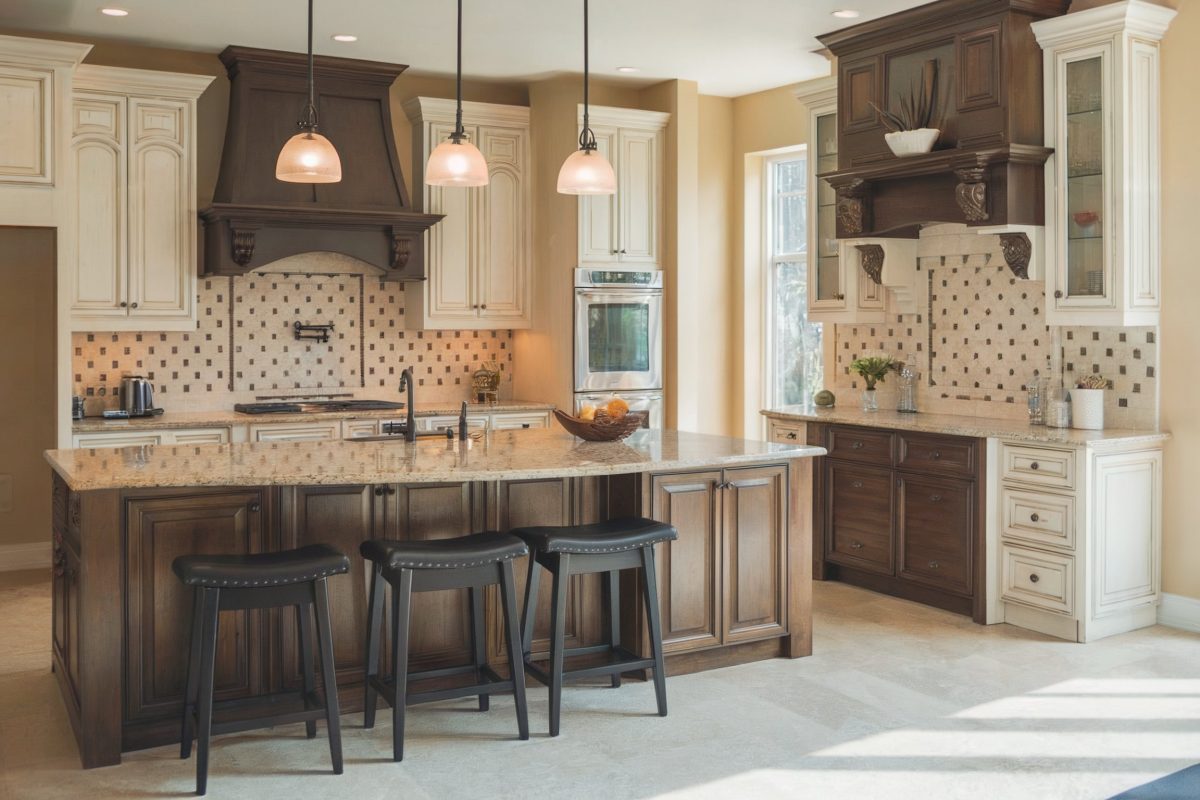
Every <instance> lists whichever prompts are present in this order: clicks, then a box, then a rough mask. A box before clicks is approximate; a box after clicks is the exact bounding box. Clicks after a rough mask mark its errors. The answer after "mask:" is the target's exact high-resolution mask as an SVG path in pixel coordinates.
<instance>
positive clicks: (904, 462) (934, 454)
mask: <svg viewBox="0 0 1200 800" xmlns="http://www.w3.org/2000/svg"><path fill="white" fill-rule="evenodd" d="M897 438H898V439H899V447H898V453H897V457H896V465H897V466H898V467H900V468H901V469H909V470H914V471H917V472H942V473H947V474H953V475H962V476H964V477H973V476H974V475H975V469H976V463H977V461H976V446H975V440H974V439H967V438H964V437H961V436H937V435H935V434H928V433H901V434H899V435H898V437H897Z"/></svg>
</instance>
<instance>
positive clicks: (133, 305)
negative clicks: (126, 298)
mask: <svg viewBox="0 0 1200 800" xmlns="http://www.w3.org/2000/svg"><path fill="white" fill-rule="evenodd" d="M129 307H130V308H137V303H130V304H129Z"/></svg>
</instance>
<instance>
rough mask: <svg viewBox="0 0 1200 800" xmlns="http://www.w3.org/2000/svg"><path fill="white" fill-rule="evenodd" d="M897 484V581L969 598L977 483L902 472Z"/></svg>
mask: <svg viewBox="0 0 1200 800" xmlns="http://www.w3.org/2000/svg"><path fill="white" fill-rule="evenodd" d="M897 484H898V489H897V500H896V502H897V513H896V520H897V534H898V539H899V545H900V546H899V551H900V552H899V560H900V571H899V574H900V577H902V578H905V579H908V580H913V581H916V582H918V583H923V584H926V585H929V586H934V587H936V588H939V589H945V590H947V591H951V592H958V593H960V594H970V593H971V586H972V584H973V581H972V575H971V563H972V559H971V556H972V552H973V547H972V540H973V538H974V537H973V535H972V533H973V531H974V527H975V526H974V520H975V484H974V483H973V482H971V481H965V480H956V479H953V478H940V477H928V478H927V477H913V476H907V475H903V474H900V476H899V478H898V480H897Z"/></svg>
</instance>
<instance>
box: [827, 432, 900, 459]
mask: <svg viewBox="0 0 1200 800" xmlns="http://www.w3.org/2000/svg"><path fill="white" fill-rule="evenodd" d="M826 449H828V450H829V457H830V458H843V459H847V460H849V461H862V462H865V463H869V464H879V465H881V466H891V464H892V434H891V433H889V432H888V431H877V430H871V429H870V428H853V427H846V426H841V425H833V426H831V427H830V428H829V444H828V445H827V447H826Z"/></svg>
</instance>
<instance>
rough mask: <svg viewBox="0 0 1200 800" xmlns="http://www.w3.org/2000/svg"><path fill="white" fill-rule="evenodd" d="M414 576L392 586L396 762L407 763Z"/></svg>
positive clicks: (405, 572)
mask: <svg viewBox="0 0 1200 800" xmlns="http://www.w3.org/2000/svg"><path fill="white" fill-rule="evenodd" d="M412 584H413V573H412V570H411V569H402V570H400V583H399V585H393V586H392V670H393V677H392V690H393V691H394V693H395V694H394V696H393V699H392V760H393V761H402V760H403V759H404V708H405V705H406V702H405V701H406V700H407V698H408V622H409V620H408V615H409V608H410V606H411V603H412Z"/></svg>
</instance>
